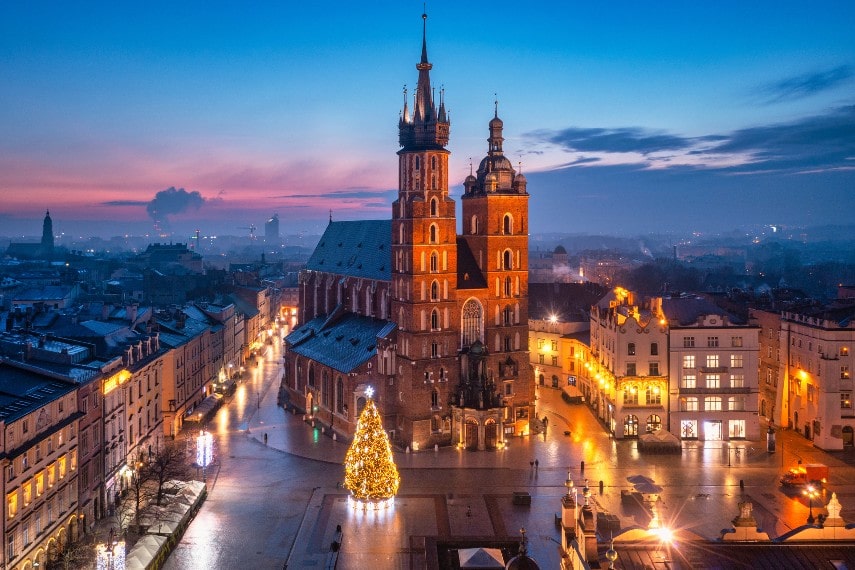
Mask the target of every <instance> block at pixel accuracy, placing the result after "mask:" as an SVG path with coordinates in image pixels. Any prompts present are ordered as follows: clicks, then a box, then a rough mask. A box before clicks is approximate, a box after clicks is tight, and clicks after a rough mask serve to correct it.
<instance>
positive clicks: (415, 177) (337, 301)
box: [282, 15, 534, 450]
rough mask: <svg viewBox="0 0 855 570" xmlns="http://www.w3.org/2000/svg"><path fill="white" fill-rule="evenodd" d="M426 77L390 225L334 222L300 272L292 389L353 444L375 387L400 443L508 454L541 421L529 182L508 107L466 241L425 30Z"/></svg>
mask: <svg viewBox="0 0 855 570" xmlns="http://www.w3.org/2000/svg"><path fill="white" fill-rule="evenodd" d="M423 18H424V19H425V20H426V18H427V16H424V15H423ZM416 69H417V70H418V84H417V86H416V90H415V93H414V95H413V99H412V105H413V108H412V110H410V109H409V98H408V97H407V96H406V94H405V97H404V108H403V111H402V113H401V118H400V121H399V125H398V128H399V144H400V147H401V148H400V150H399V151H398V179H399V183H398V197H397V199H396V200H395V201H394V202H393V203H392V218H391V220H367V221H345V222H333V221H330V223H329V225H328V226H327V229H326V231H325V232H324V235H323V236H322V237H321V240H320V242H319V243H318V246H317V248H316V249H315V251H314V252H313V254H312V256H311V257H310V259H309V262H308V264H307V269H306V270H305V271H303V272H302V273H301V275H300V305H299V322H300V323H302V324H301V325H300V326H299V327H298V328H296V329H295V330H294V331H293V332H292V333H291V334H289V335H288V336H287V337H286V339H285V348H286V350H285V373H284V377H283V383H282V384H283V389H284V391H285V392H286V393H287V397H288V399H289V401H290V403H291V405H292V406H294V407H296V408H299V409H303V410H305V411H306V413H307V414H309V415H310V416H311V417H312V418H314V419H315V420H317V421H319V422H321V423H322V424H324V425H328V426H331V427H332V429H333V430H334V431H336V432H338V433H342V434H344V435H348V436H349V435H352V434H353V432H354V430H355V427H356V421H357V419H358V417H359V413H360V411H361V409H362V407H363V406H364V403H365V401H366V398H367V397H368V394H369V393H370V392H371V391H373V394H374V395H373V399H374V400H375V402H376V404H377V406H378V409H379V411H380V413H381V415H382V417H383V421H384V427H385V428H386V430H387V432H388V433H389V435H390V438H391V440H392V441H393V443H395V444H396V445H398V446H399V447H401V448H405V447H409V448H412V449H414V450H417V449H425V448H428V447H433V446H435V445H441V446H447V445H456V446H460V447H465V448H468V449H495V448H500V447H502V446H503V445H504V444H505V442H506V440H507V438H508V437H512V436H519V435H527V434H528V433H529V426H530V419H532V418H533V413H534V379H533V375H532V372H531V367H530V365H529V356H528V342H527V338H528V231H529V229H528V198H529V195H528V192H527V190H526V179H525V177H524V176H523V175H522V173H520V172H516V171H515V170H514V169H513V167H512V165H511V163H510V161H509V160H508V159H507V158H506V157H505V156H504V153H503V150H502V145H503V140H504V139H503V137H502V130H503V124H502V121H501V119H499V117H498V110H497V109H496V112H495V113H494V117H493V119H492V120H491V121H490V122H489V137H488V139H487V142H488V147H487V155H486V156H485V157H484V158H483V160H481V162H480V164H479V166H478V169H477V172H474V173H471V174H470V175H469V176H468V177H467V178H466V180H465V181H464V193H463V196H462V197H461V205H462V208H461V210H462V214H461V215H462V219H461V224H460V225H461V226H462V228H463V231H462V233H461V234H458V233H457V227H458V219H457V207H456V203H455V201H454V200H453V199H452V198H451V196H450V195H449V172H448V158H449V151H448V149H447V148H446V147H447V145H448V140H449V134H450V127H451V123H450V120H449V118H448V114H447V112H446V109H445V101H444V94H442V92H441V94H440V100H439V102H438V105H437V102H436V101H435V100H434V92H433V89H432V87H431V82H430V71H431V69H432V64H431V63H430V62H429V61H428V57H427V44H426V41H425V37H424V35H423V39H422V53H421V59H420V61H419V63H418V64H417V65H416Z"/></svg>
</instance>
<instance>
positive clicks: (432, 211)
mask: <svg viewBox="0 0 855 570" xmlns="http://www.w3.org/2000/svg"><path fill="white" fill-rule="evenodd" d="M434 187H436V182H434ZM438 211H439V207H438V203H437V201H436V198H433V199H432V200H431V201H430V215H431V217H434V218H435V217H436V216H437V215H438Z"/></svg>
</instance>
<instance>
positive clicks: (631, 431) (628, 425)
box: [623, 414, 638, 437]
mask: <svg viewBox="0 0 855 570" xmlns="http://www.w3.org/2000/svg"><path fill="white" fill-rule="evenodd" d="M623 435H625V436H627V437H635V436H637V435H638V417H637V416H634V415H632V414H630V415H628V416H626V418H624V420H623Z"/></svg>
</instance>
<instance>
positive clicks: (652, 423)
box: [645, 414, 662, 433]
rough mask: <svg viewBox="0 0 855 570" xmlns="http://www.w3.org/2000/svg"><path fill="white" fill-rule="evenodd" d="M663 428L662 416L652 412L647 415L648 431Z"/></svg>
mask: <svg viewBox="0 0 855 570" xmlns="http://www.w3.org/2000/svg"><path fill="white" fill-rule="evenodd" d="M659 429H662V418H660V417H659V416H657V415H656V414H651V415H649V416H647V426H646V427H645V430H646V431H647V433H650V432H653V431H656V430H659Z"/></svg>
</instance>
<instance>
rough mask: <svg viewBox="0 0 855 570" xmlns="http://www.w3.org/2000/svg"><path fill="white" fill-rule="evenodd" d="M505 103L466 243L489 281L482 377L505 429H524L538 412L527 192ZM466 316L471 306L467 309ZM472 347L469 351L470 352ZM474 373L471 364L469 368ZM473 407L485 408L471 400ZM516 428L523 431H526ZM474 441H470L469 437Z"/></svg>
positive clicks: (470, 198) (472, 186) (468, 218)
mask: <svg viewBox="0 0 855 570" xmlns="http://www.w3.org/2000/svg"><path fill="white" fill-rule="evenodd" d="M503 127H504V125H503V123H502V120H501V119H500V118H499V115H498V102H497V103H496V110H495V113H494V116H493V119H492V120H491V121H490V124H489V131H490V135H489V137H488V138H487V143H488V147H487V156H485V157H484V158H483V159H482V160H481V163H480V164H479V165H478V170H477V172H475V173H474V174H470V175H469V176H467V177H466V180H465V181H464V183H463V185H464V193H463V197H462V198H461V203H462V210H463V211H462V216H463V234H462V236H461V238H462V240H463V241H464V242H465V244H466V245H467V246H468V249H469V250H470V251H471V253H472V257H474V260H475V263H476V264H477V266H478V268H479V269H480V270H481V272H482V274H483V275H484V277H485V280H486V287H487V291H486V294H485V295H484V296H483V298H481V299H480V301H481V303H483V304H484V307H483V311H484V324H483V345H484V346H483V347H479V348H480V350H482V351H483V354H484V356H483V360H484V363H483V365H482V366H483V370H484V371H483V372H482V374H483V375H484V376H486V378H487V385H488V386H489V387H490V388H491V390H495V393H496V395H497V396H499V397H500V398H501V400H502V403H503V406H505V409H506V417H505V418H504V424H505V425H506V426H507V424H508V422H513V421H519V422H520V424H521V425H522V424H525V423H527V422H528V420H529V419H530V415H531V414H532V413H533V411H534V399H533V396H534V385H533V378H532V373H531V367H530V363H529V354H528V232H529V228H528V198H529V195H528V192H527V191H526V179H525V176H523V174H522V173H521V172H515V171H514V169H513V167H512V166H511V162H510V161H509V160H508V159H507V157H505V155H504V151H503V149H502V143H503V142H504V137H503V136H502V130H503ZM464 312H465V308H464ZM464 348H465V347H464ZM470 367H471V364H470ZM466 400H467V402H466V406H467V407H470V406H471V407H480V402H476V401H473V399H472V398H469V397H467V398H466ZM525 429H526V428H525V427H520V426H517V429H516V432H517V433H519V431H520V430H525ZM467 438H468V435H467Z"/></svg>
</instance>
